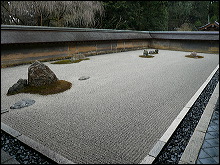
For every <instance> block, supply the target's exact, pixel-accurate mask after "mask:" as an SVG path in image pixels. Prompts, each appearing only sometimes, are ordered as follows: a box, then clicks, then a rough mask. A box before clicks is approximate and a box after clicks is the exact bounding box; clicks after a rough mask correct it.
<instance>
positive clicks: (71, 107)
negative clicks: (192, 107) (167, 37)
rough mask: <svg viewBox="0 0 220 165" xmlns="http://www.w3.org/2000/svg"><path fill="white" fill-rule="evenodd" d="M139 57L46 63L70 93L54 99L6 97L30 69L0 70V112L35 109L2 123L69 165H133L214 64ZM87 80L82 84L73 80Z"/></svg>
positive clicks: (207, 57)
mask: <svg viewBox="0 0 220 165" xmlns="http://www.w3.org/2000/svg"><path fill="white" fill-rule="evenodd" d="M142 54H143V50H135V51H128V52H120V53H110V54H104V55H97V56H90V60H85V61H82V62H80V63H74V64H68V65H65V64H64V65H54V64H51V63H50V62H45V64H46V65H47V66H48V67H49V68H50V69H51V70H52V71H53V72H54V73H55V74H56V76H57V77H58V78H59V79H60V80H66V81H69V82H71V83H72V84H73V85H72V88H71V89H69V90H67V91H65V92H62V93H59V94H54V95H48V96H42V95H37V94H36V95H34V94H23V93H21V94H18V95H12V96H6V93H7V90H8V89H9V87H10V86H11V85H13V84H14V83H15V81H16V80H18V79H19V78H23V79H24V78H25V79H26V78H27V68H28V66H29V65H22V66H17V67H15V68H14V67H12V68H2V69H1V106H2V108H9V107H10V106H11V105H12V104H14V103H15V102H17V101H19V100H22V99H23V98H29V99H32V100H35V101H36V102H35V103H34V104H33V105H31V106H29V107H24V108H21V109H10V110H9V112H6V113H3V114H2V115H1V120H2V122H3V123H4V124H6V125H8V126H10V127H12V128H13V129H15V130H17V131H18V132H20V133H21V134H23V135H25V136H27V137H29V138H31V139H32V140H34V141H36V142H38V143H40V144H41V145H43V146H45V147H47V148H48V149H50V150H52V151H55V152H57V154H59V155H61V156H64V157H65V158H66V159H69V160H70V161H72V162H74V163H78V164H79V163H83V164H86V163H89V164H116V163H117V164H137V163H140V162H141V161H142V160H143V159H144V158H145V157H146V155H147V154H148V153H149V152H150V150H151V148H152V147H153V145H154V144H155V143H156V142H157V140H158V139H159V138H160V137H161V136H162V135H163V134H164V132H165V131H166V130H167V128H168V127H169V126H170V124H171V123H172V122H173V120H174V119H175V118H176V116H177V115H178V114H179V113H180V111H181V110H182V108H183V107H184V106H185V105H186V103H187V102H188V101H189V100H190V98H191V97H192V96H193V95H194V94H195V92H196V91H197V90H198V89H199V87H200V86H201V85H202V84H203V83H204V81H205V80H206V79H207V77H208V76H209V75H210V74H211V73H212V71H213V70H214V69H215V68H216V66H217V65H218V63H219V62H218V61H219V60H218V59H219V55H218V54H207V53H199V55H202V56H204V58H202V59H191V58H186V57H185V55H187V54H189V52H184V51H170V50H159V54H156V55H155V57H154V58H140V57H139V55H142ZM81 76H89V77H91V78H89V79H87V80H85V81H79V80H78V79H79V77H81Z"/></svg>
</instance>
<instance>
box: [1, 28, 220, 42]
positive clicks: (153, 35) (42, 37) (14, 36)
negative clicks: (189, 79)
mask: <svg viewBox="0 0 220 165" xmlns="http://www.w3.org/2000/svg"><path fill="white" fill-rule="evenodd" d="M130 39H132V40H136V39H137V40H139V39H177V40H219V32H201V31H200V32H191V31H182V32H181V31H133V30H112V29H91V28H64V27H41V26H18V25H1V44H15V43H53V42H75V41H104V40H130Z"/></svg>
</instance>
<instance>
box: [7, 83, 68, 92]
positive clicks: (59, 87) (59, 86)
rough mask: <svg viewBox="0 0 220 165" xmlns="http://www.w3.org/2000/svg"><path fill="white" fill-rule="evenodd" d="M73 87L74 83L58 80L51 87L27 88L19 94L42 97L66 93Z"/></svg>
mask: <svg viewBox="0 0 220 165" xmlns="http://www.w3.org/2000/svg"><path fill="white" fill-rule="evenodd" d="M71 87H72V83H70V82H68V81H65V80H58V81H57V82H55V83H52V84H49V85H43V86H39V87H32V86H27V87H25V88H24V89H22V90H21V91H19V92H17V93H13V95H14V94H18V93H31V94H40V95H50V94H56V93H60V92H64V91H66V90H68V89H70V88H71ZM8 96H9V95H8Z"/></svg>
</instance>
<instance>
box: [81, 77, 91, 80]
mask: <svg viewBox="0 0 220 165" xmlns="http://www.w3.org/2000/svg"><path fill="white" fill-rule="evenodd" d="M89 78H90V77H89V76H82V77H80V78H79V79H78V80H87V79H89Z"/></svg>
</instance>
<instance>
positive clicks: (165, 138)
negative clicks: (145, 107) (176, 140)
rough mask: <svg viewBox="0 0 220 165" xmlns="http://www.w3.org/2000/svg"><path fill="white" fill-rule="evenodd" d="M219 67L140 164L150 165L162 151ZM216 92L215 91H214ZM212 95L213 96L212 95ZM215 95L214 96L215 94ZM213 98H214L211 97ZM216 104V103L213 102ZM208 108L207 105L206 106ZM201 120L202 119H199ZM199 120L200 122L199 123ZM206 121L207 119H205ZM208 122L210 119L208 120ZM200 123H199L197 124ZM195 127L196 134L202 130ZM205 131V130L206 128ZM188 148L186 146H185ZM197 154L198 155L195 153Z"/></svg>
mask: <svg viewBox="0 0 220 165" xmlns="http://www.w3.org/2000/svg"><path fill="white" fill-rule="evenodd" d="M218 68H219V65H217V67H216V68H215V69H214V70H213V72H212V73H211V74H210V75H209V77H208V78H207V79H206V81H205V82H204V83H203V84H202V86H201V87H200V88H199V89H198V91H197V92H196V93H195V94H194V96H193V97H192V98H191V99H190V100H189V102H188V103H187V104H186V105H185V107H184V108H183V109H182V110H181V112H180V113H179V115H178V116H177V117H176V118H175V119H174V121H173V122H172V123H171V125H170V126H169V128H168V129H167V130H166V132H165V133H164V134H163V135H162V137H161V138H160V139H159V140H158V141H157V142H156V144H155V145H154V147H153V148H152V149H151V151H150V152H149V153H148V155H147V156H146V157H145V158H144V159H143V160H142V161H141V163H140V164H152V163H153V161H154V160H155V158H156V157H157V156H158V155H159V153H160V151H161V150H162V149H163V147H164V145H165V144H166V143H167V142H168V140H169V139H170V137H171V136H172V134H173V133H174V131H175V130H176V128H177V127H178V125H179V124H180V122H181V121H182V120H183V118H184V117H185V115H186V114H187V113H188V111H189V109H190V108H191V107H192V106H193V104H194V102H195V101H196V100H197V98H198V97H199V95H200V94H201V93H202V91H203V89H204V88H205V87H206V85H207V84H208V83H209V81H210V80H211V79H212V77H213V75H214V74H215V72H216V71H217V70H218ZM215 92H216V90H215ZM212 95H213V94H212ZM215 95H216V94H215ZM213 97H214V96H213ZM209 101H211V100H209ZM215 103H216V102H215ZM207 106H208V105H207ZM201 119H204V117H203V118H201ZM201 119H200V121H201ZM205 120H207V119H205ZM208 121H210V118H209V120H208ZM199 123H201V122H199ZM197 127H198V126H197ZM197 127H196V130H197V131H196V132H197V133H198V130H200V132H201V130H204V129H201V127H202V126H201V127H198V128H197ZM207 127H208V126H207ZM206 129H207V128H206ZM187 146H188V145H187ZM197 154H198V153H197ZM181 159H182V162H187V161H188V160H185V159H184V157H183V156H182V157H181Z"/></svg>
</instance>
